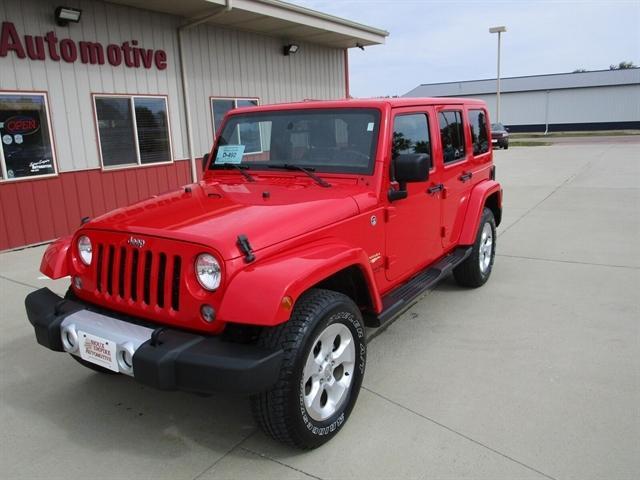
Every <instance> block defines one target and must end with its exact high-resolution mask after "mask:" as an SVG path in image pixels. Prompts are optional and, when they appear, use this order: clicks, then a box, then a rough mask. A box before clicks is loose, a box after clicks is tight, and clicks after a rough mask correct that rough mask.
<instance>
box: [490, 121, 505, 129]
mask: <svg viewBox="0 0 640 480" xmlns="http://www.w3.org/2000/svg"><path fill="white" fill-rule="evenodd" d="M491 130H504V127H503V126H502V124H501V123H492V124H491Z"/></svg>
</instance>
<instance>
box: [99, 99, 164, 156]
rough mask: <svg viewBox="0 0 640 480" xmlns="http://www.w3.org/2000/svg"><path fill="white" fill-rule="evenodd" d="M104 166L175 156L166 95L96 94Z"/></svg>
mask: <svg viewBox="0 0 640 480" xmlns="http://www.w3.org/2000/svg"><path fill="white" fill-rule="evenodd" d="M94 102H95V107H96V121H97V124H98V142H99V144H100V155H101V157H102V166H103V167H105V168H109V167H122V166H130V165H148V164H154V163H166V162H170V161H171V160H172V155H171V134H170V131H169V116H168V114H167V99H166V97H152V96H144V97H137V96H123V95H95V96H94Z"/></svg>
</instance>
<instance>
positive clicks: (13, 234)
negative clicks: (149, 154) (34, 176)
mask: <svg viewBox="0 0 640 480" xmlns="http://www.w3.org/2000/svg"><path fill="white" fill-rule="evenodd" d="M190 181H191V175H190V165H189V162H188V161H186V160H180V161H177V162H174V163H172V164H169V165H159V166H153V167H142V168H131V169H122V170H115V171H102V170H82V171H77V172H63V173H60V174H59V175H58V176H57V177H53V178H47V179H41V180H21V181H16V182H6V183H1V184H0V250H6V249H9V248H16V247H21V246H24V245H29V244H32V243H38V242H44V241H47V240H53V239H54V238H58V237H61V236H63V235H67V234H69V233H72V232H73V230H74V229H75V228H76V227H77V226H78V225H80V220H81V219H82V217H92V218H93V217H97V216H98V215H102V214H103V213H105V212H108V211H109V210H113V209H114V208H118V207H123V206H125V205H129V204H131V203H134V202H137V201H139V200H143V199H145V198H147V197H149V196H151V195H155V194H157V193H162V192H165V191H168V190H172V189H174V188H177V187H179V186H181V185H185V184H187V183H190Z"/></svg>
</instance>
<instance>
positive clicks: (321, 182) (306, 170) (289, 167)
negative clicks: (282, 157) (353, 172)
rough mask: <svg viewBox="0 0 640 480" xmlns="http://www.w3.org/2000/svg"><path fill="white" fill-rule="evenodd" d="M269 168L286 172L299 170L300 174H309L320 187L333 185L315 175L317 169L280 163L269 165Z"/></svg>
mask: <svg viewBox="0 0 640 480" xmlns="http://www.w3.org/2000/svg"><path fill="white" fill-rule="evenodd" d="M269 168H280V169H284V170H297V171H299V172H303V173H305V174H307V176H308V177H310V178H312V179H313V180H315V181H316V182H317V183H318V185H320V186H321V187H325V188H327V187H330V186H331V184H330V183H329V182H326V181H325V180H323V179H322V178H320V177H319V176H317V175H316V174H315V173H313V171H314V170H315V168H313V167H301V166H300V165H295V164H293V163H278V164H274V165H269Z"/></svg>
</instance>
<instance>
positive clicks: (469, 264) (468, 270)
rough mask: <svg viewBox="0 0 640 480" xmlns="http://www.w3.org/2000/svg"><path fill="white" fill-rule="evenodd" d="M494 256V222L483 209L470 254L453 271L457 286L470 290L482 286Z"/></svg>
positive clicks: (488, 212)
mask: <svg viewBox="0 0 640 480" xmlns="http://www.w3.org/2000/svg"><path fill="white" fill-rule="evenodd" d="M495 255H496V221H495V218H494V216H493V212H492V211H491V210H490V209H488V208H485V209H484V211H483V212H482V218H481V219H480V226H479V228H478V233H477V235H476V241H475V243H474V244H473V247H472V249H471V254H470V255H469V256H468V257H467V259H466V260H465V261H464V262H462V263H461V264H460V265H458V266H457V267H456V268H454V269H453V276H454V278H455V279H456V282H458V285H461V286H463V287H472V288H476V287H481V286H482V285H484V284H485V283H486V282H487V280H489V276H490V275H491V270H492V269H493V260H494V258H495Z"/></svg>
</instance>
